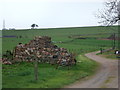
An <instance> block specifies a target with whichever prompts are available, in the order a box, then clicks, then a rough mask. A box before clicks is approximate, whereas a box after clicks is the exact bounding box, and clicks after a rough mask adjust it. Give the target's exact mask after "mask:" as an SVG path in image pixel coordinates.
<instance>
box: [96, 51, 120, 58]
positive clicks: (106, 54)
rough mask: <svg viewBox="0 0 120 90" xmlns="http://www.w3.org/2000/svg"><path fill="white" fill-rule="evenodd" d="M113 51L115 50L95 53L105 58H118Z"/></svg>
mask: <svg viewBox="0 0 120 90" xmlns="http://www.w3.org/2000/svg"><path fill="white" fill-rule="evenodd" d="M114 53H115V50H111V51H107V52H104V53H102V54H100V53H99V54H97V55H100V56H102V57H105V58H109V59H113V60H114V59H116V60H117V59H118V58H117V55H116V54H114Z"/></svg>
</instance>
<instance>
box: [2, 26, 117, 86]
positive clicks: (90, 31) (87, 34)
mask: <svg viewBox="0 0 120 90" xmlns="http://www.w3.org/2000/svg"><path fill="white" fill-rule="evenodd" d="M113 29H114V30H113ZM113 33H116V34H117V33H118V29H117V27H115V26H114V27H112V29H110V28H109V27H80V28H79V27H78V28H54V29H37V30H35V29H34V30H12V31H2V35H3V36H10V35H14V36H17V37H18V38H2V53H5V51H6V50H13V49H14V47H15V46H16V45H17V44H18V43H20V42H21V43H24V44H25V43H28V42H29V41H30V40H32V39H33V38H34V37H35V36H50V37H51V38H52V41H53V43H54V44H56V45H58V46H59V47H64V48H67V49H68V51H69V52H73V53H76V55H78V56H76V58H77V61H80V63H77V65H76V66H72V67H71V69H70V70H67V67H59V69H58V70H56V69H55V66H51V65H48V64H39V80H38V81H37V82H35V81H34V74H33V64H32V63H21V64H15V65H3V72H2V75H3V84H2V85H3V87H4V88H20V87H23V88H59V87H63V86H65V85H68V84H70V83H72V82H74V81H76V80H79V79H81V78H83V77H86V76H90V75H92V74H94V73H95V70H96V69H97V67H98V64H97V63H96V62H94V61H91V60H90V59H88V58H86V57H85V56H84V53H87V52H92V51H97V50H100V48H103V49H106V48H111V47H112V46H113V41H112V40H103V39H104V38H107V37H109V36H111V34H113ZM20 37H21V38H20ZM75 37H84V38H85V39H77V38H75ZM117 43H118V42H117V41H116V46H117Z"/></svg>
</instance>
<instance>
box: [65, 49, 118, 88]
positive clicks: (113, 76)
mask: <svg viewBox="0 0 120 90" xmlns="http://www.w3.org/2000/svg"><path fill="white" fill-rule="evenodd" d="M96 53H99V51H98V52H92V53H88V54H85V56H87V57H88V58H90V59H92V60H95V61H97V62H99V63H100V64H101V65H100V68H99V69H98V71H97V72H96V74H95V75H93V76H91V77H89V78H86V79H84V80H82V81H81V80H80V81H77V82H75V83H73V84H72V85H69V86H67V87H65V88H118V60H110V59H107V58H103V57H100V56H98V55H96Z"/></svg>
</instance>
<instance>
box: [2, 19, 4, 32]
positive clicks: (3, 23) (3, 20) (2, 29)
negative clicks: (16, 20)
mask: <svg viewBox="0 0 120 90" xmlns="http://www.w3.org/2000/svg"><path fill="white" fill-rule="evenodd" d="M2 30H5V20H3V29H2Z"/></svg>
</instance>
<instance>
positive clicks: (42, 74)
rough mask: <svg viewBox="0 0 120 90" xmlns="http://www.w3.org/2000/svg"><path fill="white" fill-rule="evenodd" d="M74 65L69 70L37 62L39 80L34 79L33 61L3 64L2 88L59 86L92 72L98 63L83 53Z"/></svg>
mask: <svg viewBox="0 0 120 90" xmlns="http://www.w3.org/2000/svg"><path fill="white" fill-rule="evenodd" d="M77 60H78V61H81V63H77V65H76V66H72V67H71V69H70V70H68V69H67V67H59V69H55V66H54V65H53V66H52V65H49V64H39V80H38V81H37V82H36V81H35V80H34V68H33V66H34V65H33V63H21V64H19V63H18V64H14V65H10V66H9V65H3V71H2V72H3V83H2V85H3V88H61V87H63V86H65V85H68V84H70V83H73V82H75V81H76V80H79V79H82V78H84V77H86V76H90V75H92V74H94V71H95V70H96V69H97V67H98V64H97V63H96V62H94V61H91V60H89V59H88V58H86V57H85V56H84V55H79V56H78V57H77Z"/></svg>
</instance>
